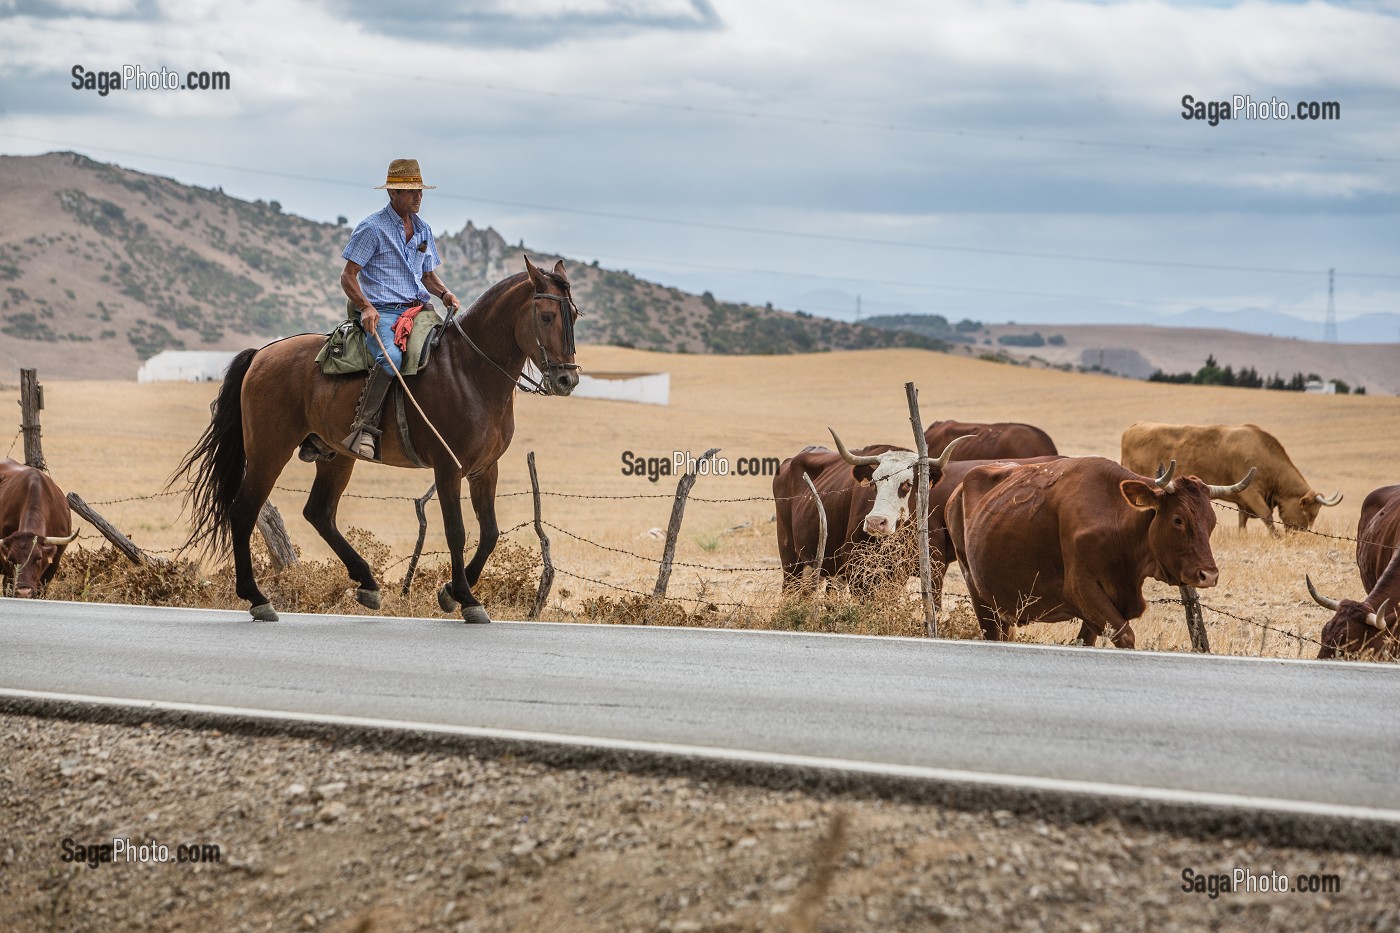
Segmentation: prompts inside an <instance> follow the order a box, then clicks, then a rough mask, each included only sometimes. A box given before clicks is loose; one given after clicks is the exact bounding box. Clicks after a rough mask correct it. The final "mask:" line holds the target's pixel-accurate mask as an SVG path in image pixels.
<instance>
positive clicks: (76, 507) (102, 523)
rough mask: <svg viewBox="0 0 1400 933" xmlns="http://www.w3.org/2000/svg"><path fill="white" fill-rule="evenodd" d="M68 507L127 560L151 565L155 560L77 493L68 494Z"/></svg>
mask: <svg viewBox="0 0 1400 933" xmlns="http://www.w3.org/2000/svg"><path fill="white" fill-rule="evenodd" d="M68 507H69V508H70V509H72V510H73V511H74V512H77V513H78V514H79V515H81V516H82V517H83V520H84V521H86V522H87V523H88V524H89V525H91V526H92V527H94V528H96V529H97V530H98V531H100V532H102V537H104V538H106V539H107V540H108V541H110V542H112V546H113V547H115V548H116V549H117V550H118V551H121V552H122V553H123V554H125V555H126V559H127V560H129V561H131V562H132V563H133V564H137V565H140V564H149V563H152V561H153V560H154V559H153V558H152V557H151V555H149V554H147V553H146V552H145V551H143V550H141V549H140V548H139V547H137V546H136V545H134V544H132V543H131V539H130V538H128V537H127V536H126V535H124V534H122V533H121V532H120V531H118V530H117V529H116V528H114V527H112V524H111V522H109V521H107V519H105V518H103V517H102V516H101V515H99V514H97V510H96V509H94V508H93V507H92V506H90V505H88V504H87V503H86V502H84V501H83V499H82V497H81V496H79V495H78V494H77V493H76V492H70V493H69V494H68Z"/></svg>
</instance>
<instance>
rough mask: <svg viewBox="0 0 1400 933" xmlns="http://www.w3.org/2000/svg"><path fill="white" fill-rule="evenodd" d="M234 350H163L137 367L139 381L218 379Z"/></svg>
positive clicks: (226, 366) (221, 376) (222, 375)
mask: <svg viewBox="0 0 1400 933" xmlns="http://www.w3.org/2000/svg"><path fill="white" fill-rule="evenodd" d="M237 355H238V354H237V353H236V352H235V351H233V350H162V351H160V352H159V353H157V354H156V355H155V356H153V357H151V358H150V359H149V360H147V361H146V362H145V364H144V365H142V367H141V368H140V369H138V370H137V371H136V381H137V382H218V381H219V380H220V379H223V378H224V371H225V370H227V369H228V364H229V363H231V362H233V358H234V357H235V356H237Z"/></svg>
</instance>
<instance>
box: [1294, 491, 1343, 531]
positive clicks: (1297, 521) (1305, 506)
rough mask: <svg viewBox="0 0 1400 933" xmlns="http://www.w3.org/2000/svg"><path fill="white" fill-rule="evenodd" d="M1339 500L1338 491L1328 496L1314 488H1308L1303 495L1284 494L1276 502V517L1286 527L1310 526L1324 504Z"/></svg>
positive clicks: (1335, 503)
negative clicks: (1281, 499) (1277, 502)
mask: <svg viewBox="0 0 1400 933" xmlns="http://www.w3.org/2000/svg"><path fill="white" fill-rule="evenodd" d="M1341 501H1342V494H1341V493H1340V492H1334V493H1332V496H1331V497H1330V498H1329V497H1327V496H1324V495H1323V494H1322V493H1320V492H1318V491H1317V490H1315V489H1309V490H1308V492H1307V495H1304V496H1298V497H1297V498H1294V497H1293V496H1285V497H1284V498H1283V501H1281V502H1280V503H1279V504H1278V517H1279V518H1281V519H1283V524H1284V525H1285V526H1287V527H1290V528H1311V527H1312V526H1313V522H1315V521H1317V513H1318V512H1321V511H1322V507H1323V506H1324V505H1339V504H1340V503H1341Z"/></svg>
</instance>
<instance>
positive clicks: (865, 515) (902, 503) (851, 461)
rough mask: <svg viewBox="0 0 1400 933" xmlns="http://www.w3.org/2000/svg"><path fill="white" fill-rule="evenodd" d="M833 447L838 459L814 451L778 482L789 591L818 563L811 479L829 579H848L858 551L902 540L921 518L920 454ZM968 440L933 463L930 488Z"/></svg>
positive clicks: (784, 469)
mask: <svg viewBox="0 0 1400 933" xmlns="http://www.w3.org/2000/svg"><path fill="white" fill-rule="evenodd" d="M827 430H831V429H830V428H828V429H827ZM969 436H970V435H969ZM831 439H832V440H833V441H835V442H836V450H835V451H830V450H827V449H826V448H825V447H808V448H806V449H805V450H803V451H802V452H801V453H799V454H798V455H797V456H795V457H789V458H788V459H787V460H784V461H783V463H782V465H781V466H780V467H779V468H778V474H777V476H775V477H774V478H773V499H774V504H775V506H776V508H777V525H778V554H779V556H780V557H781V558H782V562H783V586H784V587H785V588H797V587H800V586H801V585H802V571H803V568H805V567H808V566H813V565H816V564H817V562H818V559H817V543H818V539H819V537H820V534H819V525H820V521H819V518H818V516H817V507H816V502H815V501H814V500H813V498H812V491H811V489H810V488H809V487H808V486H807V483H806V480H805V479H804V478H803V477H804V475H805V476H808V477H811V480H812V486H813V487H815V489H816V490H817V495H818V497H819V498H820V499H821V503H822V508H823V509H824V510H825V512H826V517H827V529H828V530H827V541H826V549H825V553H824V554H823V555H822V556H821V560H820V567H821V576H823V577H840V576H843V575H844V574H845V571H846V568H847V565H848V564H849V562H850V559H851V556H852V553H853V551H854V550H855V548H856V546H857V545H859V544H861V543H862V542H866V541H870V540H872V539H874V538H881V537H886V536H888V535H892V534H894V533H895V531H896V530H897V529H898V528H899V527H900V526H901V525H903V524H904V523H906V522H908V521H909V518H910V516H911V515H913V509H914V499H913V494H914V476H915V469H916V467H917V466H918V459H919V455H918V454H917V453H915V452H914V451H912V450H907V449H905V448H902V447H893V446H891V445H889V444H875V445H872V446H870V447H861V448H858V449H857V450H856V451H855V452H851V451H850V450H847V449H846V445H845V444H844V443H842V442H841V438H840V437H839V436H838V435H837V434H836V432H835V431H831ZM965 440H967V437H959V438H954V439H953V440H952V441H950V442H949V443H948V446H947V447H945V448H944V449H943V452H942V454H940V455H939V456H938V457H937V458H930V459H929V463H928V483H929V486H930V487H932V486H933V485H934V484H935V483H937V482H938V479H939V477H940V476H942V474H943V467H944V466H945V465H946V464H947V463H948V461H949V459H950V458H951V456H952V453H953V450H954V448H956V447H957V445H958V444H960V443H962V442H963V441H965Z"/></svg>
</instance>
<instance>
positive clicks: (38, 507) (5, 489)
mask: <svg viewBox="0 0 1400 933" xmlns="http://www.w3.org/2000/svg"><path fill="white" fill-rule="evenodd" d="M72 528H73V523H72V520H71V519H70V517H69V514H68V502H67V500H65V499H64V498H63V490H61V489H59V488H58V484H57V483H55V482H54V481H53V480H52V479H51V478H50V477H49V474H47V473H45V472H44V471H43V470H36V469H34V468H33V467H30V466H25V465H24V464H23V463H16V462H15V461H13V460H9V459H6V460H0V538H2V539H3V540H0V570H3V572H4V574H5V577H6V581H5V582H6V587H5V588H6V589H7V590H8V589H10V588H11V586H13V589H14V595H16V596H19V597H24V598H33V597H36V596H38V595H39V593H40V591H41V590H42V589H43V587H45V586H47V585H48V582H49V581H50V580H52V579H53V577H54V574H56V573H58V561H59V558H61V557H62V556H63V551H64V549H65V548H66V547H67V546H68V545H70V544H72V543H73V539H74V538H76V537H78V533H77V532H76V531H73V530H72Z"/></svg>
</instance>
